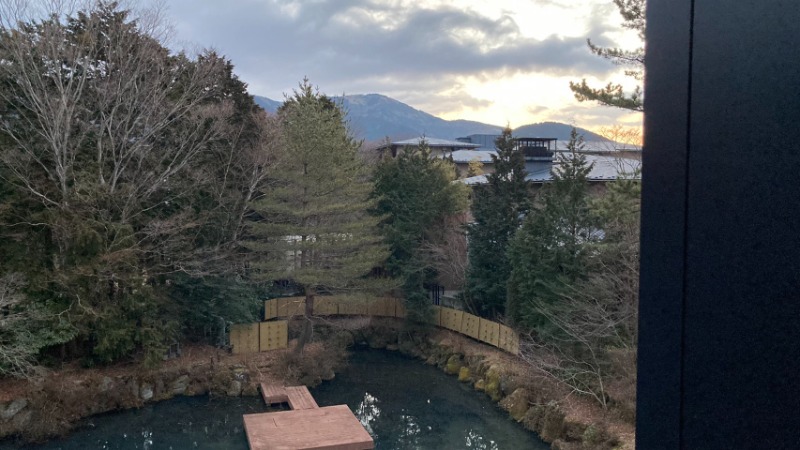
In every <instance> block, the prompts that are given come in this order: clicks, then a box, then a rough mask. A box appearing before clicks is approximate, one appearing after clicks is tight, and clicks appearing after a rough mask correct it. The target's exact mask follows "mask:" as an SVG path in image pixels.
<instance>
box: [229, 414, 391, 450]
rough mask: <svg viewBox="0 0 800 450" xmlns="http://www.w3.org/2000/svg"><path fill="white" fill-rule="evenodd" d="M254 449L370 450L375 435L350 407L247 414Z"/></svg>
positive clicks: (246, 422)
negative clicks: (371, 434)
mask: <svg viewBox="0 0 800 450" xmlns="http://www.w3.org/2000/svg"><path fill="white" fill-rule="evenodd" d="M244 429H245V432H246V433H247V442H248V443H249V444H250V448H251V450H311V449H314V450H370V449H373V448H375V443H374V442H373V440H372V436H370V435H369V433H367V430H365V429H364V427H363V426H362V425H361V422H359V421H358V419H357V418H356V416H355V415H353V412H352V411H350V408H348V407H347V405H336V406H326V407H324V408H314V409H299V410H295V411H279V412H273V413H261V414H245V415H244Z"/></svg>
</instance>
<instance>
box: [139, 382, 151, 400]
mask: <svg viewBox="0 0 800 450" xmlns="http://www.w3.org/2000/svg"><path fill="white" fill-rule="evenodd" d="M139 396H140V397H141V399H142V400H143V401H145V402H146V401H148V400H150V399H152V398H153V385H152V384H150V383H144V384H142V388H141V389H140V390H139Z"/></svg>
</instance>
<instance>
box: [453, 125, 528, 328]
mask: <svg viewBox="0 0 800 450" xmlns="http://www.w3.org/2000/svg"><path fill="white" fill-rule="evenodd" d="M495 145H496V147H497V156H496V157H495V156H492V160H493V162H494V168H495V171H494V173H492V174H490V175H488V176H487V177H486V178H487V184H486V185H485V186H477V187H476V188H475V191H474V193H473V201H472V214H473V216H474V219H475V220H474V222H473V223H472V224H471V225H470V226H469V268H468V270H467V277H466V278H467V280H466V281H467V298H468V299H469V300H470V302H471V304H472V305H473V306H474V308H475V309H476V312H477V313H479V314H480V315H482V316H484V317H494V316H496V315H498V314H500V313H502V312H503V311H504V309H505V304H506V284H507V283H508V277H509V276H510V275H511V266H510V265H509V261H508V257H507V255H506V254H507V251H508V245H509V242H510V241H511V238H512V237H513V236H514V233H516V231H517V229H519V227H520V226H521V225H522V220H523V219H524V217H525V216H526V215H527V214H528V211H529V210H530V207H531V205H530V197H529V194H530V193H529V189H528V183H527V182H526V181H525V176H526V175H527V172H526V171H525V157H524V155H523V154H522V150H520V149H517V148H516V141H515V139H514V138H513V137H512V136H511V129H510V128H506V129H505V130H503V134H502V135H501V136H500V137H499V138H498V139H497V141H495Z"/></svg>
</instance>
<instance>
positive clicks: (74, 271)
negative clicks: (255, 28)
mask: <svg viewBox="0 0 800 450" xmlns="http://www.w3.org/2000/svg"><path fill="white" fill-rule="evenodd" d="M4 12H6V13H8V12H9V11H4ZM6 19H8V16H6ZM144 20H146V19H138V20H137V19H135V18H133V17H132V15H131V13H130V12H128V11H124V10H121V9H119V8H117V6H116V4H113V3H111V4H105V3H98V4H97V5H96V6H95V7H93V8H90V9H88V10H85V11H80V12H78V13H76V14H72V15H68V16H62V15H59V14H55V13H54V14H53V15H51V16H49V17H46V18H44V19H30V20H28V21H21V22H16V23H5V24H4V26H3V28H2V29H0V60H2V61H3V64H0V117H2V121H0V146H2V151H1V152H0V179H2V189H0V215H1V216H2V217H1V218H2V223H3V226H2V228H1V229H0V259H1V260H2V261H3V263H2V275H3V277H4V278H3V280H4V281H3V284H4V288H5V289H6V290H8V291H9V292H13V293H14V296H13V298H15V299H16V300H15V301H14V304H13V305H10V306H8V307H6V308H5V311H6V313H4V319H3V320H4V322H7V321H8V320H7V319H8V317H13V316H14V314H27V315H31V316H35V319H36V320H35V321H34V322H29V321H13V322H10V323H8V324H5V323H4V324H3V326H2V330H3V331H2V332H3V333H4V334H5V335H7V336H9V338H8V339H9V341H5V340H4V342H3V349H9V348H14V349H15V353H16V354H17V355H18V359H16V360H14V361H11V360H6V361H4V362H3V363H0V364H2V367H3V369H4V370H10V371H20V370H22V371H24V370H25V368H26V367H28V363H29V362H30V360H31V358H32V357H33V355H36V354H37V353H38V351H39V350H40V349H42V348H44V347H50V346H53V345H56V344H66V343H69V344H70V345H69V346H67V347H62V351H67V350H72V351H73V352H76V353H78V354H84V353H85V354H87V356H88V357H89V360H91V361H113V360H116V359H119V358H121V357H125V356H128V355H130V354H132V353H134V352H139V351H141V352H143V354H144V355H145V357H146V358H147V359H149V360H157V359H160V357H161V352H162V351H163V349H164V347H165V346H167V345H169V344H171V343H172V342H173V341H175V340H177V339H179V338H180V337H181V336H183V335H187V334H190V335H204V334H208V333H209V332H211V331H213V327H214V326H215V324H218V323H219V322H220V321H222V322H223V323H224V321H230V320H236V319H237V318H241V317H246V316H251V315H252V310H253V307H254V305H255V303H254V299H255V292H254V291H253V289H252V286H250V285H247V284H246V283H243V282H242V276H243V274H244V271H245V269H246V258H241V257H240V256H241V253H242V249H243V247H241V245H240V243H239V241H240V240H241V234H242V232H243V230H244V226H245V221H246V219H247V216H248V214H249V212H248V208H249V206H248V205H249V203H250V202H251V201H252V200H253V198H254V197H255V196H257V195H258V193H259V192H261V191H263V189H264V188H265V183H266V181H267V179H266V177H265V173H267V172H268V170H269V168H270V165H271V164H272V161H271V159H272V156H273V153H274V152H273V150H274V148H273V147H274V146H275V145H277V142H278V140H279V139H278V137H277V136H278V134H279V132H278V131H277V127H276V124H275V123H274V120H273V119H272V118H269V117H267V116H266V115H265V114H264V113H263V112H261V111H260V110H259V109H258V108H257V107H256V105H255V104H254V103H253V100H252V98H251V97H250V96H249V95H248V94H247V93H246V90H245V85H244V83H242V82H241V81H239V80H238V79H237V78H236V77H235V76H234V75H233V73H232V65H231V63H230V62H229V61H227V60H225V59H224V58H222V57H220V56H218V55H216V54H215V53H213V52H205V53H202V54H200V55H197V56H195V57H191V56H189V55H187V54H171V53H170V52H169V51H168V50H167V49H166V48H165V47H164V46H163V44H162V43H161V42H160V41H159V40H158V39H156V38H155V37H154V34H152V30H153V28H152V27H151V25H154V24H150V23H145V22H144ZM12 280H13V281H12ZM4 297H5V298H12V297H6V296H4ZM34 311H35V312H34ZM9 312H11V314H9ZM9 343H11V344H9ZM21 353H24V354H25V355H26V356H25V357H22V356H21Z"/></svg>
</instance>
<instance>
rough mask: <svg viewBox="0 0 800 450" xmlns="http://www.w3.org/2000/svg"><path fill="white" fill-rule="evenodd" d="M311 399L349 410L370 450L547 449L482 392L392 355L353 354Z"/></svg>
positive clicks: (377, 352)
mask: <svg viewBox="0 0 800 450" xmlns="http://www.w3.org/2000/svg"><path fill="white" fill-rule="evenodd" d="M312 395H314V398H315V399H316V400H317V403H318V404H319V405H320V406H330V405H337V404H347V405H348V406H350V408H351V409H352V410H353V412H354V413H355V414H356V417H357V418H358V419H359V420H360V421H361V423H362V424H363V425H364V427H365V428H366V429H367V431H369V433H370V435H371V436H372V437H373V439H374V440H375V448H376V450H428V449H444V450H457V449H458V450H460V449H476V450H501V449H503V450H505V449H512V450H517V449H528V450H544V449H548V448H549V446H548V445H547V444H545V443H543V442H542V441H540V440H539V439H538V438H537V437H536V435H534V434H533V433H530V432H528V431H526V430H524V429H523V428H522V427H521V426H520V425H519V424H517V423H515V422H514V421H512V420H510V419H509V417H508V413H506V412H505V411H502V410H500V409H499V408H497V407H496V406H495V405H494V404H493V403H492V402H491V400H489V398H488V397H487V396H486V395H485V394H482V393H480V392H475V391H474V390H473V389H472V387H471V386H469V385H467V384H464V383H459V382H458V381H456V380H455V379H454V378H452V377H449V376H447V375H445V374H444V373H442V372H441V371H440V370H438V369H436V368H434V367H430V366H427V365H425V364H421V363H420V362H419V361H416V360H413V359H409V358H406V357H404V356H402V355H400V354H397V353H393V352H382V351H359V352H355V353H354V354H353V356H352V357H351V359H350V366H349V367H347V368H346V369H345V370H344V371H343V372H342V373H340V374H337V376H336V378H335V379H334V380H333V381H331V382H326V383H323V384H322V386H320V387H318V388H315V389H312Z"/></svg>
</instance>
